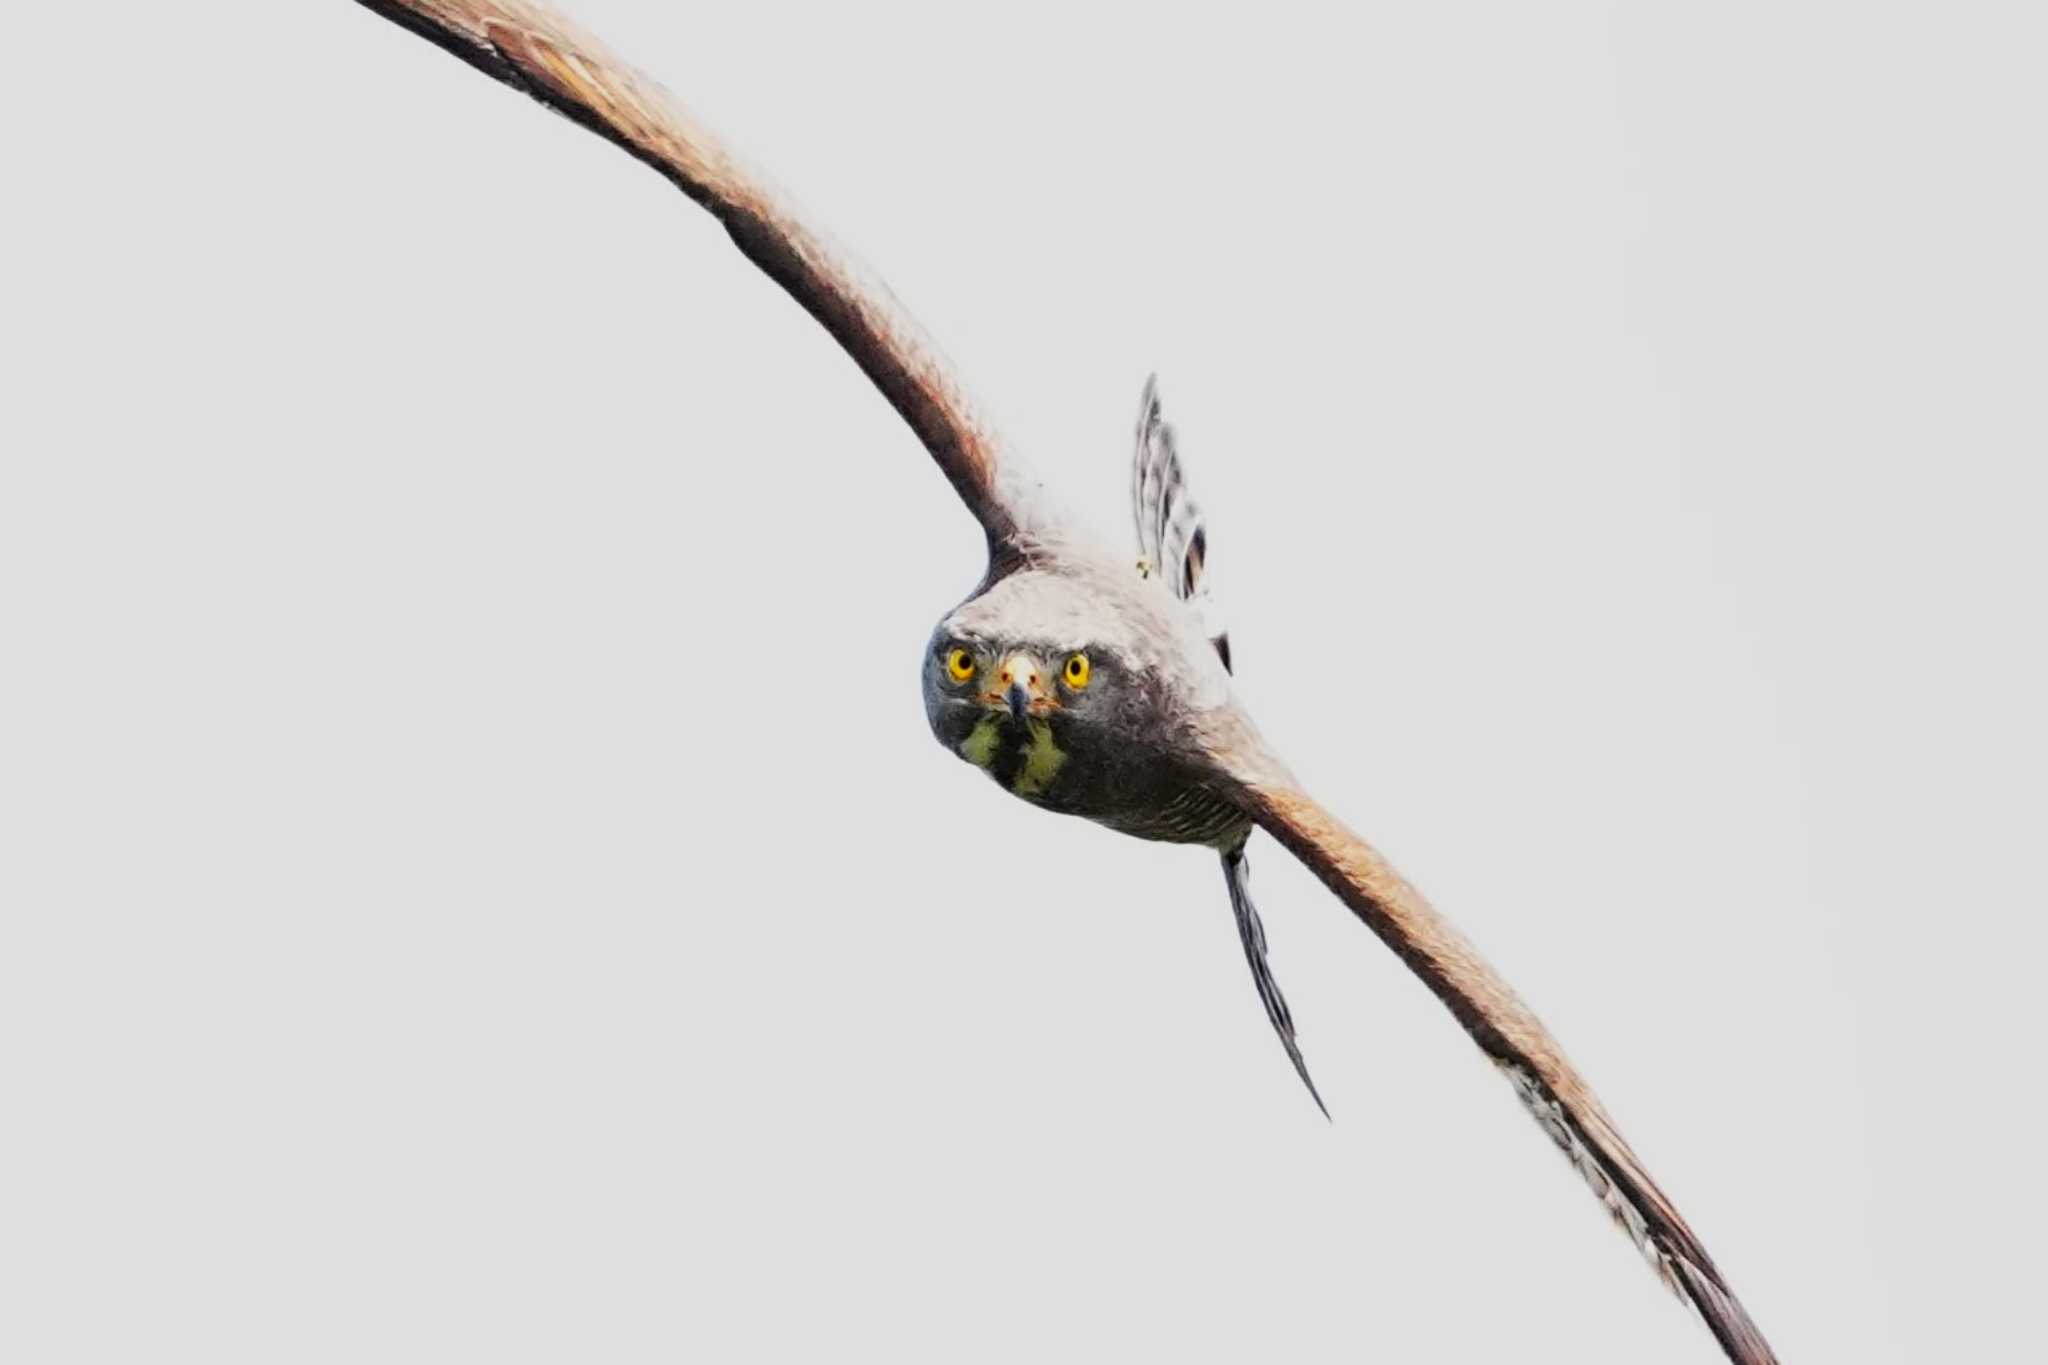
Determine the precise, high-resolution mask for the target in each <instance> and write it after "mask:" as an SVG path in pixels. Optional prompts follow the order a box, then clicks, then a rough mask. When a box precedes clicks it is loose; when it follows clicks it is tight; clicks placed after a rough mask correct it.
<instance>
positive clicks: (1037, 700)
mask: <svg viewBox="0 0 2048 1365" xmlns="http://www.w3.org/2000/svg"><path fill="white" fill-rule="evenodd" d="M1045 678H1046V673H1045V668H1044V666H1043V665H1041V664H1040V663H1039V662H1038V660H1037V659H1035V658H1033V657H1032V656H1031V655H1029V654H1012V655H1011V656H1010V657H1009V658H1007V659H1005V660H1003V665H1002V667H1001V668H1000V669H998V670H997V672H996V684H997V686H998V687H999V688H1000V689H1001V690H1000V691H995V692H990V693H988V694H987V695H986V696H985V697H984V698H983V701H984V702H985V703H987V704H988V705H989V706H990V707H991V708H992V709H993V708H995V707H998V706H1000V707H1005V708H1007V709H1008V710H1009V713H1010V719H1012V720H1014V721H1017V722H1019V723H1022V722H1023V721H1024V719H1025V718H1026V717H1028V716H1030V715H1031V714H1032V713H1033V712H1042V711H1046V710H1049V709H1051V707H1052V706H1053V705H1054V702H1053V699H1052V697H1051V696H1049V695H1048V694H1047V692H1046V685H1045Z"/></svg>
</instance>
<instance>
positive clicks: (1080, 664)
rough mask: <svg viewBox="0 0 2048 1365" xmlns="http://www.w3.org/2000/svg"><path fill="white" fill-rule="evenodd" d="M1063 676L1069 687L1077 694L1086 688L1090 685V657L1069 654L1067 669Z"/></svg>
mask: <svg viewBox="0 0 2048 1365" xmlns="http://www.w3.org/2000/svg"><path fill="white" fill-rule="evenodd" d="M1062 676H1063V677H1065V678H1066V680H1067V686H1069V687H1071V688H1073V689H1074V690H1075V691H1076V692H1079V691H1080V690H1081V689H1082V688H1084V687H1086V686H1087V685H1088V656H1087V655H1086V654H1069V655H1068V656H1067V667H1066V669H1065V671H1064V673H1063V674H1062Z"/></svg>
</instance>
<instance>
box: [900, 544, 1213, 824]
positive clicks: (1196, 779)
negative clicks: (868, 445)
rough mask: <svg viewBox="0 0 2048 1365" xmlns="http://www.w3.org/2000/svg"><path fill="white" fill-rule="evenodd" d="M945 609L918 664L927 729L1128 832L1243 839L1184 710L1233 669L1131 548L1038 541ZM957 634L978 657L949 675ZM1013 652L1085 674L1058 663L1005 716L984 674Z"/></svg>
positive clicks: (984, 765) (1208, 696) (1036, 790)
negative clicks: (1072, 663)
mask: <svg viewBox="0 0 2048 1365" xmlns="http://www.w3.org/2000/svg"><path fill="white" fill-rule="evenodd" d="M1039 555H1040V562H1039V563H1036V564H1034V565H1032V566H1030V567H1027V568H1021V569H1018V570H1017V571H1015V572H1012V573H1009V574H1007V575H1004V576H1003V577H1001V578H999V579H997V580H996V581H995V582H994V583H993V584H991V585H989V586H988V587H987V588H985V589H984V590H983V591H981V592H979V593H977V594H976V595H975V596H974V597H972V598H970V599H969V600H968V601H967V602H965V603H963V604H962V605H961V606H960V607H958V608H956V609H955V610H954V611H952V612H950V613H948V614H947V616H946V618H945V620H943V621H942V622H940V624H939V627H938V629H937V630H936V631H934V632H933V635H932V640H931V644H930V647H929V648H928V649H927V650H926V660H925V668H924V684H925V711H926V715H927V716H928V717H929V718H930V720H931V725H932V733H933V735H934V736H935V737H936V738H937V739H938V741H939V742H940V743H941V744H943V745H945V746H946V747H947V748H948V749H950V750H952V751H953V752H954V753H956V754H958V755H959V756H960V757H961V758H962V759H964V760H966V761H967V762H968V763H971V764H973V765H974V766H975V767H977V768H980V769H982V770H983V771H984V772H986V773H987V774H988V775H989V776H990V777H991V778H993V779H995V781H996V782H997V784H998V785H1000V786H1001V787H1003V788H1004V790H1006V791H1008V792H1010V793H1011V794H1012V795H1015V796H1019V797H1022V798H1023V799H1024V800H1026V801H1029V802H1031V803H1032V804H1033V805H1036V806H1040V807H1042V808H1044V809H1046V810H1049V811H1054V812H1057V813H1059V814H1062V815H1078V816H1081V817H1082V818H1084V819H1088V820H1093V821H1095V822H1097V823H1098V824H1102V825H1107V826H1108V827H1109V828H1111V829H1114V830H1118V831H1120V832H1122V833H1125V834H1131V835H1135V836H1137V837H1139V838H1143V839H1158V840H1164V841H1166V842H1168V843H1182V844H1207V845H1210V846H1212V847H1217V848H1222V847H1226V846H1229V845H1230V844H1231V843H1233V842H1242V840H1243V837H1244V835H1245V833H1246V832H1247V831H1248V830H1249V829H1250V828H1251V818H1250V817H1249V816H1247V815H1246V814H1245V813H1244V812H1243V810H1242V809H1240V808H1239V807H1238V806H1237V805H1236V804H1235V803H1234V802H1232V801H1231V800H1230V799H1229V798H1228V797H1227V796H1224V795H1222V794H1221V793H1219V792H1218V791H1217V790H1216V784H1215V781H1214V775H1213V773H1212V772H1211V771H1210V769H1209V767H1208V765H1207V764H1205V763H1204V762H1203V761H1202V760H1201V757H1200V753H1199V748H1198V746H1197V739H1196V731H1195V728H1194V721H1195V720H1196V718H1197V717H1199V716H1201V715H1202V714H1204V713H1206V712H1209V711H1213V710H1215V709H1216V708H1218V707H1220V706H1223V705H1226V704H1227V702H1228V700H1229V696H1230V679H1229V675H1228V674H1227V673H1226V672H1225V671H1224V669H1223V665H1222V663H1221V661H1220V660H1219V659H1218V658H1217V656H1216V653H1215V650H1214V649H1213V648H1211V647H1210V645H1209V642H1208V641H1207V640H1206V639H1204V638H1203V637H1202V635H1201V634H1200V632H1199V631H1198V630H1197V629H1195V628H1194V622H1193V621H1192V620H1191V619H1190V618H1189V617H1188V615H1187V613H1186V612H1185V611H1183V610H1182V609H1181V607H1180V604H1179V603H1177V602H1176V601H1175V600H1174V599H1173V598H1172V597H1170V596H1168V595H1167V594H1166V592H1165V591H1164V590H1163V589H1162V588H1161V587H1160V586H1159V583H1158V580H1156V579H1149V578H1146V577H1143V576H1141V575H1140V574H1139V572H1138V571H1137V569H1136V568H1135V566H1134V564H1133V561H1132V559H1131V557H1129V556H1126V557H1125V558H1124V559H1123V560H1121V561H1115V560H1111V559H1110V558H1109V557H1108V556H1107V555H1106V554H1102V553H1100V552H1093V551H1092V548H1091V549H1080V548H1066V549H1061V550H1046V549H1043V548H1041V549H1040V551H1039ZM956 644H958V645H962V646H965V647H967V648H968V649H969V650H970V651H971V652H972V653H974V654H975V656H976V670H975V676H974V677H973V678H970V679H967V680H964V681H963V682H960V683H957V684H956V683H954V682H952V681H951V680H950V679H949V678H948V677H947V675H946V666H945V665H946V655H947V653H948V651H949V650H950V649H951V648H953V647H954V646H955V645H956ZM1020 653H1021V654H1023V655H1025V656H1027V657H1029V658H1030V659H1032V660H1033V661H1034V662H1038V663H1040V664H1041V666H1042V665H1043V664H1044V663H1045V662H1051V663H1053V664H1055V665H1057V664H1059V663H1060V662H1061V661H1064V660H1067V659H1070V658H1072V657H1074V656H1076V655H1081V656H1085V657H1086V658H1087V659H1088V660H1089V666H1090V670H1091V673H1090V677H1089V679H1088V681H1087V684H1086V686H1085V687H1083V688H1080V689H1075V688H1072V687H1070V686H1069V685H1068V683H1067V681H1066V680H1065V679H1064V678H1063V677H1060V678H1055V677H1054V676H1053V675H1054V674H1055V673H1056V672H1058V671H1059V670H1057V669H1042V671H1043V672H1044V673H1045V675H1046V683H1045V686H1044V692H1045V696H1044V698H1043V699H1042V701H1041V702H1040V704H1038V705H1036V706H1034V707H1032V708H1030V709H1029V710H1028V711H1027V713H1026V714H1024V715H1023V716H1021V717H1018V716H1012V715H1011V714H1010V712H1009V710H1008V708H1007V706H1006V705H1003V704H1001V703H1002V701H1003V698H1002V696H1001V695H1000V693H999V692H991V691H990V690H989V689H988V687H987V685H986V684H987V681H988V679H990V678H991V677H995V676H996V675H997V674H999V673H1000V670H1001V668H1002V665H1003V662H1004V661H1005V660H1007V659H1008V658H1010V657H1013V656H1015V655H1017V654H1020Z"/></svg>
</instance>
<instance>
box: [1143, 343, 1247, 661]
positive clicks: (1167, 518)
mask: <svg viewBox="0 0 2048 1365" xmlns="http://www.w3.org/2000/svg"><path fill="white" fill-rule="evenodd" d="M1131 516H1132V518H1133V520H1135V521H1136V523H1137V527H1138V554H1139V557H1140V559H1141V560H1142V562H1143V563H1144V565H1145V568H1146V572H1148V573H1151V574H1154V575H1157V576H1158V577H1159V578H1160V579H1161V580H1162V581H1163V582H1164V583H1165V584H1166V586H1167V588H1168V589H1169V590H1170V591H1171V592H1172V593H1173V595H1174V596H1175V597H1178V598H1179V599H1180V600H1181V601H1183V602H1186V603H1188V604H1189V605H1190V606H1192V607H1193V608H1194V609H1195V611H1196V612H1197V613H1199V614H1200V615H1201V618H1202V627H1203V630H1204V631H1205V632H1206V633H1207V634H1208V636H1209V639H1210V641H1211V642H1212V643H1213V644H1215V646H1216V652H1217V653H1218V654H1219V655H1221V656H1222V657H1223V666H1224V667H1225V668H1229V667H1230V633H1229V632H1228V631H1226V630H1225V629H1224V628H1223V619H1222V613H1221V612H1220V611H1219V610H1218V608H1217V606H1216V598H1215V595H1214V594H1213V593H1212V592H1211V591H1210V584H1209V528H1208V525H1207V523H1206V522H1205V521H1204V520H1203V518H1202V509H1201V507H1200V505H1199V504H1197V503H1196V502H1195V497H1194V494H1193V493H1192V492H1190V491H1189V489H1188V480H1187V472H1186V470H1185V469H1183V468H1182V466H1181V460H1180V449H1179V446H1178V444H1177V443H1176V442H1175V440H1174V435H1173V426H1172V424H1170V423H1169V422H1167V420H1166V418H1165V417H1164V415H1163V414H1162V413H1161V411H1160V406H1159V376H1158V375H1153V376H1152V377H1151V378H1149V379H1147V380H1146V381H1145V392H1144V396H1143V397H1142V398H1141V399H1140V400H1139V402H1138V438H1137V442H1136V444H1135V446H1134V447H1133V449H1132V451H1131Z"/></svg>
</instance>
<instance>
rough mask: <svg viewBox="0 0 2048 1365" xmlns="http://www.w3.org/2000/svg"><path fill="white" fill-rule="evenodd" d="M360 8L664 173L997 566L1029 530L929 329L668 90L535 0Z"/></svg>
mask: <svg viewBox="0 0 2048 1365" xmlns="http://www.w3.org/2000/svg"><path fill="white" fill-rule="evenodd" d="M357 2H358V3H359V4H361V5H363V6H364V7H365V8H368V9H370V10H373V11H375V12H376V13H378V14H381V15H383V16H384V17H385V18H387V19H390V20H391V21H393V22H394V23H396V24H398V25H400V26H401V27H404V28H406V29H409V30H411V31H412V32H414V33H417V34H419V35H420V36H422V37H424V38H426V39H428V40H429V41H431V42H433V43H435V44H436V45H438V46H440V47H442V48H445V49H447V50H448V51H449V52H452V53H454V54H455V55H456V56H458V57H460V58H462V59H463V60H464V61H466V62H468V63H469V64H470V65H472V66H474V67H476V68H477V69H479V70H481V71H483V72H485V73H486V74H488V75H490V76H492V77H494V78H495V79H497V80H499V81H502V82H504V83H505V84H506V85H509V86H511V87H513V88H514V89H516V90H522V91H524V92H526V93H527V94H529V95H531V96H533V97H534V98H535V99H537V100H539V101H541V102H542V103H543V104H546V105H548V106H549V107H550V108H553V109H555V110H556V111H558V112H560V113H562V114H564V115H566V116H567V117H569V118H571V119H573V120H575V121H576V122H577V123H580V124H582V125H583V126H584V127H586V128H589V129H590V130H591V131H593V132H595V133H597V134H599V135H600V136H602V137H604V138H606V139H607V140H609V141H611V142H614V143H616V144H618V145H619V146H620V147H623V148H624V149H625V150H626V151H628V152H630V153H632V154H633V155H634V156H636V157H638V158H639V159H640V160H642V161H644V162H646V163H647V164H648V165H650V166H652V167H654V168H655V169H656V170H657V171H660V172H661V174H662V175H664V176H665V177H667V178H668V179H669V180H670V181H672V182H674V183H675V185H676V186H677V188H679V189H681V190H682V191H683V193H684V194H687V195H688V196H690V198H692V199H694V200H696V201H697V202H698V203H699V204H701V205H702V206H703V207H704V208H705V209H707V210H709V211H710V213H711V214H712V215H713V216H714V217H716V218H717V219H718V220H719V222H720V223H722V224H724V226H725V229H726V231H727V232H728V233H729V234H730V235H731V237H732V239H733V241H734V242H735V243H737V244H738V246H739V249H740V250H741V251H742V252H744V253H745V254H746V256H747V257H748V259H750V260H752V261H753V262H754V264H755V265H757V266H759V267H760V268H761V270H762V271H763V272H764V273H766V274H767V275H768V276H769V277H770V278H771V279H773V280H774V281H775V282H776V283H777V284H779V285H781V286H782V287H783V289H785V290H787V291H788V293H789V294H790V296H791V297H792V298H794V299H795V300H796V301H797V302H798V303H799V304H801V305H803V307H804V309H805V310H806V311H807V312H809V313H810V314H811V316H812V317H814V318H816V319H817V320H818V321H819V322H820V323H822V324H824V327H825V330H826V331H828V332H830V333H831V334H832V336H833V338H834V339H835V340H836V341H838V343H839V344H840V345H841V346H842V347H844V348H845V350H846V352H847V354H848V355H850V356H852V357H853V360H854V363H855V364H857V365H859V366H860V368H861V370H862V371H863V372H864V373H865V374H866V375H867V377H868V378H869V380H871V381H872V382H873V383H874V385H875V387H876V388H878V389H880V390H881V392H882V394H883V396H884V397H886V398H887V399H888V400H889V403H890V405H891V406H893V407H894V408H895V409H896V411H897V412H898V413H899V414H901V415H902V417H903V420H904V421H906V422H908V423H909V424H910V427H911V429H912V430H913V431H915V432H916V433H917V437H918V439H919V440H920V441H922V442H923V443H924V445H925V448H926V449H927V450H929V451H930V452H931V454H932V458H933V459H935V460H936V461H937V462H938V465H939V468H940V469H941V470H942V471H943V472H944V473H945V475H946V478H947V479H948V480H949V481H950V482H951V483H952V485H953V487H954V489H955V490H956V491H957V492H958V493H959V495H960V498H961V500H962V501H963V502H965V503H966V504H967V507H968V510H969V511H971V512H973V513H974V515H975V516H976V518H978V519H979V520H980V522H981V524H982V526H983V527H984V528H985V529H986V530H987V532H988V538H989V547H990V555H991V558H992V559H994V560H998V561H1000V560H1003V559H1005V558H1007V557H1009V556H1010V555H1012V554H1013V553H1014V552H1015V551H1016V549H1017V547H1018V546H1019V544H1020V543H1022V542H1023V541H1024V540H1025V539H1026V538H1027V537H1028V535H1029V534H1030V533H1031V532H1032V530H1033V528H1032V527H1030V526H1029V525H1027V518H1026V515H1025V503H1026V502H1027V501H1029V498H1028V495H1027V493H1026V492H1025V490H1027V489H1028V488H1029V486H1030V485H1029V483H1028V481H1026V480H1025V479H1024V478H1022V477H1020V475H1019V473H1018V471H1017V470H1016V468H1015V467H1014V461H1012V460H1011V459H1010V458H1009V457H1007V456H1006V455H1005V453H1004V452H1003V449H1002V443H1001V441H1000V440H999V438H998V437H997V436H996V434H995V433H994V431H993V430H992V429H991V428H990V427H989V426H988V425H987V424H986V423H985V422H984V421H983V420H982V419H981V418H980V417H978V416H977V415H976V414H975V412H974V410H973V407H972V405H971V404H970V403H969V401H968V399H967V397H966V394H965V391H964V389H963V388H962V386H961V385H960V383H959V382H958V380H957V379H956V378H955V377H954V376H953V374H952V372H951V370H950V369H949V367H948V366H947V365H946V362H945V360H944V358H943V357H941V356H940V354H939V353H938V351H937V349H936V348H935V347H934V346H933V345H932V343H931V342H930V340H929V339H928V338H926V336H925V335H924V333H923V331H922V330H921V329H920V328H919V327H918V326H917V324H916V323H915V322H914V321H913V320H912V319H911V318H910V317H909V315H908V314H906V313H905V312H904V311H903V309H902V307H901V305H899V304H898V303H897V302H896V300H895V299H894V298H893V297H892V296H891V295H890V293H889V291H888V289H887V288H886V287H884V286H883V285H882V284H881V283H880V282H879V281H877V280H875V279H873V278H871V277H869V276H867V275H866V274H865V273H864V272H863V271H862V270H861V269H860V268H859V267H858V266H857V265H855V264H854V263H853V262H852V261H851V260H850V259H848V258H847V257H845V256H844V255H842V254H841V253H840V252H838V251H837V250H835V249H834V248H833V247H832V246H831V245H830V244H829V243H828V242H827V241H826V240H825V238H824V237H823V236H822V235H821V234H820V233H818V232H816V231H814V230H813V229H811V228H810V227H808V226H807V225H806V224H805V223H804V222H803V221H802V220H801V219H800V218H799V217H798V216H797V214H796V212H795V210H794V209H793V208H791V206H790V205H789V204H788V203H787V201H786V200H784V199H783V198H782V196H780V195H779V194H777V193H776V192H775V191H773V190H772V189H771V188H770V187H769V186H768V184H767V183H766V182H765V181H764V180H762V179H761V178H760V177H758V176H756V175H755V174H753V173H752V172H750V171H749V170H747V168H746V167H745V166H743V165H742V164H740V162H739V161H738V160H737V159H736V158H735V157H734V156H733V154H732V153H731V152H730V151H729V150H728V149H727V148H726V147H725V146H724V144H723V143H721V142H720V141H719V140H718V139H717V138H716V137H715V136H713V135H712V134H711V132H710V131H709V130H708V129H706V128H705V127H704V125H703V124H702V123H700V122H699V121H698V120H697V119H695V118H694V117H692V116H691V115H690V113H689V112H688V111H687V110H686V109H684V108H683V106H682V105H681V104H680V103H678V102H677V101H676V100H675V99H674V97H672V96H671V95H669V93H668V92H667V91H665V90H663V89H662V88H661V86H660V85H658V84H656V83H655V82H654V81H653V80H651V79H649V78H648V77H646V76H644V75H641V74H640V73H639V72H637V71H635V70H634V69H633V68H631V67H629V66H627V65H626V64H625V63H623V62H621V61H620V60H619V59H618V58H616V57H614V56H613V55H612V54H611V53H610V52H609V51H608V50H607V49H606V48H605V47H604V46H603V45H602V44H601V43H599V42H598V41H597V40H596V39H594V38H592V37H590V36H589V35H587V34H585V33H583V32H581V31H580V30H578V29H577V28H576V27H575V26H574V25H572V24H570V23H569V22H568V21H567V20H565V19H563V18H562V17H561V16H560V15H558V14H556V13H554V12H553V11H552V10H551V9H549V8H548V7H546V6H544V5H541V4H538V3H533V0H357Z"/></svg>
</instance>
